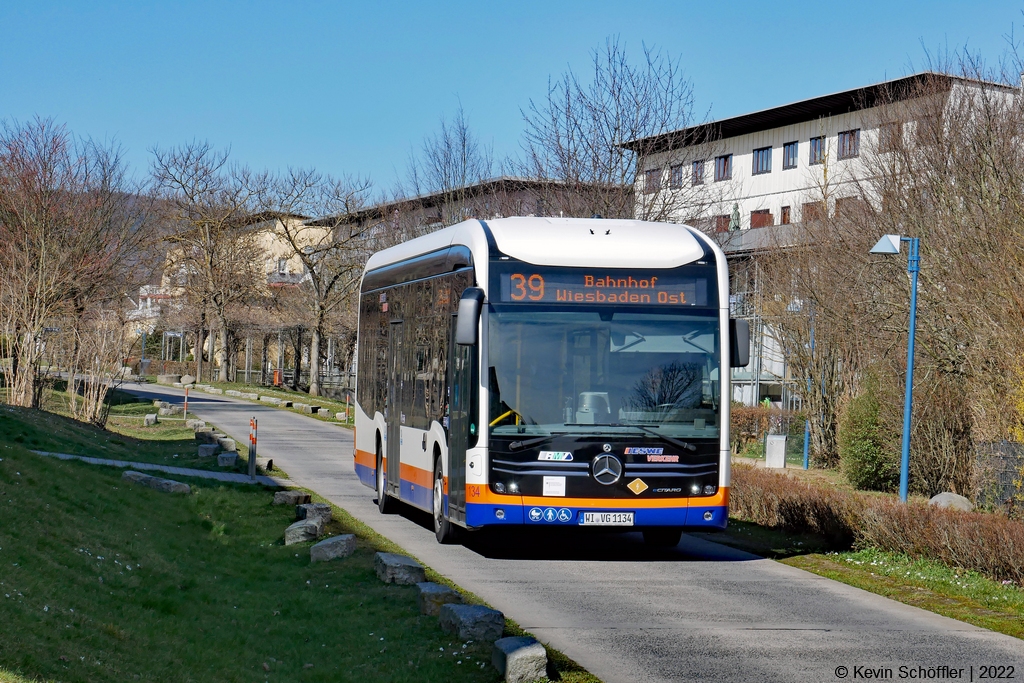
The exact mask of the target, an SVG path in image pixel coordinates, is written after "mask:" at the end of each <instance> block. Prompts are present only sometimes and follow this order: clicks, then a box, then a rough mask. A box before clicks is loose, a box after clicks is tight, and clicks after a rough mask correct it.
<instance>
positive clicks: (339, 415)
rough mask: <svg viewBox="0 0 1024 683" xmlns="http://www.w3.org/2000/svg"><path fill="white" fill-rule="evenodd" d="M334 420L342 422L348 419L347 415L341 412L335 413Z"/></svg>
mask: <svg viewBox="0 0 1024 683" xmlns="http://www.w3.org/2000/svg"><path fill="white" fill-rule="evenodd" d="M334 419H335V420H341V421H343V422H344V421H345V420H347V419H348V413H346V412H345V411H344V410H343V411H341V412H340V413H335V414H334Z"/></svg>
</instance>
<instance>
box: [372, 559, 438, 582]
mask: <svg viewBox="0 0 1024 683" xmlns="http://www.w3.org/2000/svg"><path fill="white" fill-rule="evenodd" d="M373 568H374V569H375V570H376V572H377V578H378V579H380V580H381V581H383V582H384V583H397V584H400V585H403V586H411V585H413V584H414V583H423V582H424V581H426V580H427V575H426V573H425V572H424V570H423V565H422V564H420V563H419V562H417V561H416V560H414V559H412V558H411V557H406V556H405V555H399V554H397V553H377V554H376V555H374V557H373Z"/></svg>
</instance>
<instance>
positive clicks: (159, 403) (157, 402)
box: [153, 398, 171, 408]
mask: <svg viewBox="0 0 1024 683" xmlns="http://www.w3.org/2000/svg"><path fill="white" fill-rule="evenodd" d="M153 407H154V408H170V407H171V404H170V403H168V402H167V401H161V400H160V399H158V398H154V399H153Z"/></svg>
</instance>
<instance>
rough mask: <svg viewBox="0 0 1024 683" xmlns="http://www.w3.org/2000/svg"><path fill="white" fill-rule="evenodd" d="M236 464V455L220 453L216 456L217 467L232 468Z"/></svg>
mask: <svg viewBox="0 0 1024 683" xmlns="http://www.w3.org/2000/svg"><path fill="white" fill-rule="evenodd" d="M200 448H202V446H200ZM236 462H238V453H221V454H219V455H218V456H217V467H234V466H235V463H236Z"/></svg>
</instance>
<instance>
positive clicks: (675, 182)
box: [668, 164, 683, 188]
mask: <svg viewBox="0 0 1024 683" xmlns="http://www.w3.org/2000/svg"><path fill="white" fill-rule="evenodd" d="M668 184H669V187H676V188H678V187H682V186H683V165H682V164H676V165H675V166H673V167H672V169H671V173H669V180H668Z"/></svg>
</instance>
